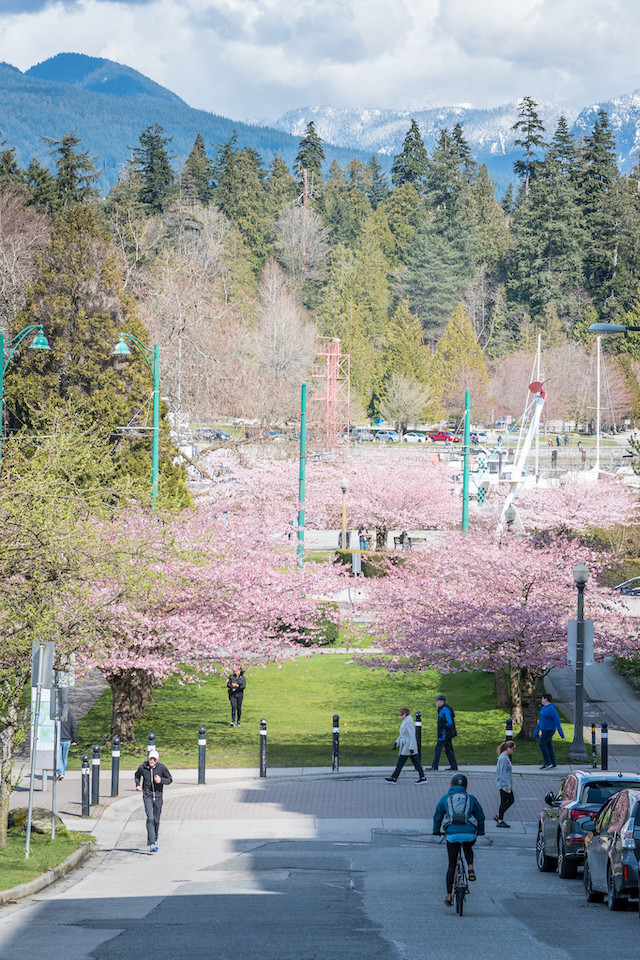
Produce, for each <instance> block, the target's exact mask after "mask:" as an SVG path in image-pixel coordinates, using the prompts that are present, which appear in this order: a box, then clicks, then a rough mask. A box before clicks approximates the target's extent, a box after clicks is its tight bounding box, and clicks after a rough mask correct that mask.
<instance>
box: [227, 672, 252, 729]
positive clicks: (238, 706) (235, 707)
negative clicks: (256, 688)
mask: <svg viewBox="0 0 640 960" xmlns="http://www.w3.org/2000/svg"><path fill="white" fill-rule="evenodd" d="M246 685H247V681H246V680H245V677H244V670H243V669H242V668H241V667H238V666H235V667H234V668H233V673H232V674H231V676H230V677H229V679H228V680H227V692H228V694H229V703H230V704H231V723H230V724H229V726H230V727H239V726H240V717H241V716H242V698H243V696H244V688H245V687H246ZM236 718H237V722H236Z"/></svg>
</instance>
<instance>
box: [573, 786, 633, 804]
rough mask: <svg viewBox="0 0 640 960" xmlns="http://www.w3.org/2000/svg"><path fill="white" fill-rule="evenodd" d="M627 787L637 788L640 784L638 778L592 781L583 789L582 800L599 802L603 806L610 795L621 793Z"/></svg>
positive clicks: (584, 801)
mask: <svg viewBox="0 0 640 960" xmlns="http://www.w3.org/2000/svg"><path fill="white" fill-rule="evenodd" d="M625 787H631V788H632V789H634V790H637V789H638V788H639V787H640V784H639V783H638V781H637V780H616V781H615V782H614V783H607V782H606V781H605V782H602V781H599V780H596V781H592V782H591V783H587V784H585V787H584V790H583V791H582V802H583V803H597V804H599V805H600V806H602V804H603V803H606V802H607V800H608V799H609V797H612V796H613V795H614V793H619V792H620V790H624V789H625Z"/></svg>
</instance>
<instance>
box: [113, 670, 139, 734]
mask: <svg viewBox="0 0 640 960" xmlns="http://www.w3.org/2000/svg"><path fill="white" fill-rule="evenodd" d="M132 672H133V671H132V670H123V671H122V673H110V674H108V676H107V677H106V681H107V683H108V684H109V686H110V687H111V693H112V695H113V707H112V712H111V736H112V737H120V742H121V743H131V744H134V743H135V742H136V735H135V732H134V729H133V716H132V714H131V674H132Z"/></svg>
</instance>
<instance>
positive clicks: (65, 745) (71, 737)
mask: <svg viewBox="0 0 640 960" xmlns="http://www.w3.org/2000/svg"><path fill="white" fill-rule="evenodd" d="M77 744H78V724H77V723H76V718H75V717H74V715H73V714H72V713H71V711H70V710H68V711H67V719H66V720H61V721H60V762H59V765H58V769H57V770H56V779H57V780H64V775H65V773H66V772H67V761H68V760H69V748H70V747H71V746H74V747H75V746H77Z"/></svg>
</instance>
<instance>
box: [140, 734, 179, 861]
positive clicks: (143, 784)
mask: <svg viewBox="0 0 640 960" xmlns="http://www.w3.org/2000/svg"><path fill="white" fill-rule="evenodd" d="M158 760H159V755H158V751H157V750H149V756H148V757H147V759H146V760H145V761H144V763H141V764H140V766H139V767H138V769H137V770H136V772H135V774H134V779H135V781H136V790H142V802H143V803H144V810H145V813H146V815H147V843H148V844H149V853H157V852H158V830H159V829H160V814H161V813H162V791H163V788H164V786H165V785H166V784H169V783H173V777H172V776H171V774H170V773H169V771H168V770H167V768H166V767H165V765H164V763H158Z"/></svg>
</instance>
